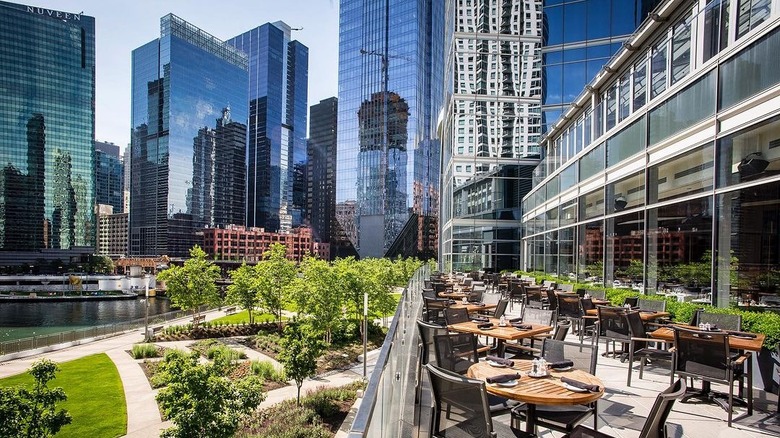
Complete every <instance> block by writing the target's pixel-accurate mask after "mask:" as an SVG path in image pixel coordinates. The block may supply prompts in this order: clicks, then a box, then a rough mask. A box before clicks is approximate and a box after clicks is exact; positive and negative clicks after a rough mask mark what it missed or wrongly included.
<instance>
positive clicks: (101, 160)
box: [95, 141, 125, 213]
mask: <svg viewBox="0 0 780 438" xmlns="http://www.w3.org/2000/svg"><path fill="white" fill-rule="evenodd" d="M124 173H125V172H124V166H123V165H122V160H121V159H120V158H119V146H117V145H115V144H113V143H105V142H102V141H96V142H95V203H96V204H105V205H110V206H112V207H114V210H113V211H114V213H121V212H122V211H123V208H124V204H123V185H124Z"/></svg>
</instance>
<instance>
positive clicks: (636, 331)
mask: <svg viewBox="0 0 780 438" xmlns="http://www.w3.org/2000/svg"><path fill="white" fill-rule="evenodd" d="M625 314H626V322H627V323H628V332H629V334H630V335H631V337H632V338H647V330H645V323H644V322H642V317H641V316H640V315H639V312H637V311H633V310H632V311H629V312H625ZM634 345H635V347H634V348H635V349H637V350H639V349H642V348H645V347H646V346H647V342H644V341H635V344H634Z"/></svg>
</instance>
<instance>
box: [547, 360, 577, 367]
mask: <svg viewBox="0 0 780 438" xmlns="http://www.w3.org/2000/svg"><path fill="white" fill-rule="evenodd" d="M547 365H548V366H549V367H550V368H552V369H557V368H568V367H573V366H574V361H571V360H559V361H558V362H548V363H547Z"/></svg>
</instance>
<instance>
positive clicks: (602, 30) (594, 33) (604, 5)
mask: <svg viewBox="0 0 780 438" xmlns="http://www.w3.org/2000/svg"><path fill="white" fill-rule="evenodd" d="M611 3H612V2H611V1H610V0H590V1H589V2H588V10H587V18H586V21H587V23H588V39H589V40H595V39H600V38H607V37H609V36H610V30H611V29H610V13H609V11H610V5H611ZM633 30H634V29H631V31H633ZM588 57H589V58H590V57H591V56H590V55H588Z"/></svg>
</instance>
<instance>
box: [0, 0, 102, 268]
mask: <svg viewBox="0 0 780 438" xmlns="http://www.w3.org/2000/svg"><path fill="white" fill-rule="evenodd" d="M39 11H43V13H40V12H39ZM0 23H2V25H0V90H2V92H0V166H1V168H2V170H0V250H1V251H14V252H30V253H31V254H33V255H31V256H30V257H28V258H30V259H33V260H34V259H35V258H47V257H49V256H51V257H57V255H56V254H55V253H56V251H54V252H52V251H47V255H45V256H44V255H42V254H41V253H40V252H38V251H43V250H67V249H78V248H79V247H83V248H84V249H85V251H84V252H91V250H90V247H93V246H94V245H95V235H94V233H95V211H94V205H95V192H94V184H93V179H94V176H93V175H94V161H93V160H94V159H93V157H94V153H93V148H94V131H95V127H94V124H95V116H94V100H95V20H94V18H92V17H88V16H85V15H81V14H72V13H66V12H61V11H53V10H46V9H42V8H33V7H30V6H25V5H18V4H13V3H7V2H1V1H0ZM33 251H35V253H32V252H33ZM3 263H25V256H22V255H17V256H15V255H11V254H10V253H9V255H8V257H6V258H4V259H3Z"/></svg>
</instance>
